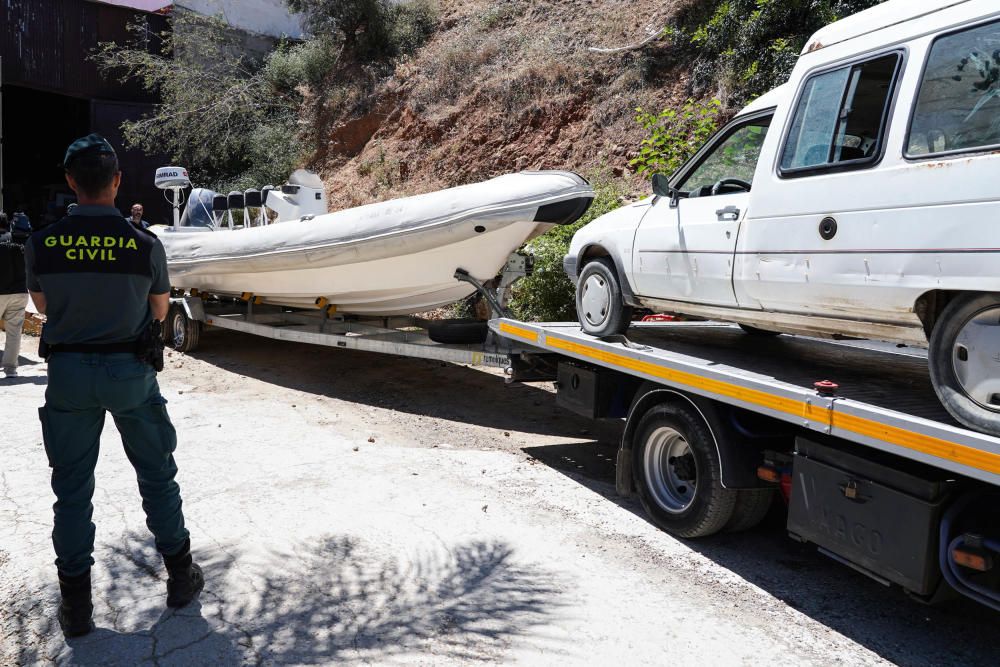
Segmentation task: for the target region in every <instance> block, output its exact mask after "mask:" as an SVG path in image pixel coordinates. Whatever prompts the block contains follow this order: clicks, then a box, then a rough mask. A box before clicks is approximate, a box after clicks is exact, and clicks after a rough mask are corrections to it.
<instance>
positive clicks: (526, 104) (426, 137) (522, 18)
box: [311, 0, 688, 208]
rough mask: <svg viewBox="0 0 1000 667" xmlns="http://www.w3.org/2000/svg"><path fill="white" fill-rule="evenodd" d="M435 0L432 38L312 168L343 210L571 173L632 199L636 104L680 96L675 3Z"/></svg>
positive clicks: (335, 128)
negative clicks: (604, 182)
mask: <svg viewBox="0 0 1000 667" xmlns="http://www.w3.org/2000/svg"><path fill="white" fill-rule="evenodd" d="M621 4H622V3H614V2H606V1H600V0H541V1H537V0H536V1H531V2H528V1H526V0H509V1H504V2H496V1H494V2H490V1H487V0H439V2H438V3H437V8H438V11H439V23H438V27H437V30H436V31H435V32H434V34H433V35H432V36H431V38H430V40H429V41H428V42H427V44H426V45H424V46H423V47H422V48H421V49H419V50H418V51H417V52H416V53H414V54H413V55H412V56H411V57H409V58H408V59H406V60H405V61H404V62H403V63H401V64H400V65H399V66H398V67H397V69H396V71H395V73H394V74H393V75H392V76H390V77H389V78H387V79H385V80H383V81H381V82H379V83H378V84H377V85H376V86H375V88H374V90H373V93H372V95H371V98H370V99H369V100H368V104H367V108H366V109H365V112H364V113H362V114H351V113H349V112H348V113H341V114H340V115H334V117H333V118H331V119H330V120H329V121H328V123H329V124H328V126H327V127H326V128H325V129H324V130H323V133H324V134H323V136H325V137H327V141H326V144H325V145H323V146H321V149H320V150H319V151H318V152H317V153H316V154H315V155H314V156H313V158H312V165H311V166H312V167H313V168H315V169H317V170H319V171H320V172H321V173H322V174H323V176H324V179H325V180H326V182H327V184H328V186H329V189H330V194H331V202H333V205H334V206H336V207H338V208H339V207H349V206H355V205H358V204H362V203H367V202H369V201H373V200H377V199H385V198H389V197H394V196H399V195H408V194H416V193H420V192H427V191H431V190H435V189H438V188H442V187H448V186H453V185H459V184H463V183H468V182H473V181H478V180H482V179H485V178H489V177H491V176H494V175H497V174H501V173H505V172H510V171H517V170H521V169H572V170H575V171H579V172H581V173H584V174H586V175H588V176H591V177H595V178H613V177H619V178H621V179H623V185H624V187H625V188H626V189H633V190H639V189H642V188H643V187H644V186H643V185H642V184H641V179H638V178H637V177H635V176H634V174H632V172H630V171H629V169H628V165H627V162H628V157H629V154H630V153H631V152H632V151H634V150H635V149H636V148H637V147H638V145H639V143H640V142H641V140H642V139H643V137H644V133H643V130H642V129H641V128H640V127H639V126H638V125H637V124H636V122H635V120H634V116H635V109H636V107H640V106H641V107H647V108H651V109H657V110H659V109H661V108H663V107H664V106H666V105H668V104H671V103H673V102H676V101H678V100H683V99H684V98H685V97H686V96H687V92H688V91H687V86H686V78H687V77H686V73H685V68H684V67H683V66H682V64H681V63H679V62H673V59H672V57H671V52H670V46H669V42H668V41H667V40H662V39H658V40H656V41H655V42H654V43H652V44H650V45H648V46H647V47H646V48H643V49H640V50H632V51H626V52H623V53H616V54H603V53H594V52H591V51H589V50H588V47H618V46H623V45H631V44H635V43H637V42H641V41H643V40H645V39H647V38H648V37H649V36H650V34H652V33H653V32H659V31H662V29H663V27H664V26H665V25H666V23H667V21H668V19H669V18H670V17H671V15H672V12H673V11H674V5H673V4H672V3H664V2H654V1H653V0H637V1H634V2H628V3H624V4H627V6H628V11H627V12H622V11H620V10H619V9H618V6H620V5H621Z"/></svg>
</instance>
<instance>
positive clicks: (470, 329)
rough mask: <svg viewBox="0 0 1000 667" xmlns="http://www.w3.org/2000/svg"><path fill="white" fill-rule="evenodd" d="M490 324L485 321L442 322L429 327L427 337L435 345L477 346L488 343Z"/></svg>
mask: <svg viewBox="0 0 1000 667" xmlns="http://www.w3.org/2000/svg"><path fill="white" fill-rule="evenodd" d="M489 332H490V328H489V324H488V323H487V322H485V321H483V320H472V319H467V320H440V321H438V322H434V323H433V324H430V325H428V327H427V336H428V337H429V338H430V339H431V340H432V341H434V342H435V343H450V344H452V345H475V344H480V343H485V342H486V336H487V335H488V334H489Z"/></svg>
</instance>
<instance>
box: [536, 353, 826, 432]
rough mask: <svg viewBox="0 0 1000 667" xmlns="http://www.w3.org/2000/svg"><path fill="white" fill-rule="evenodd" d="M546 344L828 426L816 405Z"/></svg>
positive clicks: (643, 363)
mask: <svg viewBox="0 0 1000 667" xmlns="http://www.w3.org/2000/svg"><path fill="white" fill-rule="evenodd" d="M546 342H547V343H548V345H549V346H550V347H554V348H556V349H559V350H565V351H567V352H571V353H573V354H578V355H580V356H583V357H589V358H590V359H594V360H596V361H600V362H603V363H606V364H609V365H611V366H616V367H618V368H624V369H627V370H631V371H635V372H638V373H643V374H645V375H651V376H653V377H658V378H662V379H664V380H667V381H669V382H672V383H674V384H680V385H684V386H687V387H692V388H694V389H701V390H702V391H707V392H709V393H712V394H719V395H722V396H728V397H730V398H734V399H736V400H739V401H745V402H747V403H753V404H754V405H760V406H762V407H765V408H769V409H771V410H775V411H777V412H784V413H786V414H790V415H794V416H796V417H802V418H803V419H809V420H811V421H815V422H819V423H821V424H823V425H826V426H829V425H830V411H829V410H827V409H825V408H824V407H822V406H819V405H810V404H807V403H804V402H803V401H797V400H795V399H793V398H785V397H783V396H775V395H774V394H769V393H767V392H765V391H759V390H757V389H748V388H746V387H740V386H738V385H735V384H730V383H728V382H722V381H721V380H712V379H709V378H704V377H701V376H700V375H695V374H694V373H687V372H685V371H677V370H673V369H670V368H665V367H663V366H660V365H659V364H652V363H649V362H648V361H639V360H638V359H633V358H631V357H626V356H623V355H620V354H615V353H614V352H606V351H604V350H595V349H594V348H591V347H588V346H586V345H580V344H579V343H574V342H572V341H568V340H562V339H560V338H553V337H552V336H547V337H546Z"/></svg>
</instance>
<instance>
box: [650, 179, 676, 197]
mask: <svg viewBox="0 0 1000 667" xmlns="http://www.w3.org/2000/svg"><path fill="white" fill-rule="evenodd" d="M653 194H654V195H656V196H657V197H668V198H670V197H673V196H674V189H673V188H671V187H670V179H669V178H667V177H666V176H664V175H663V174H654V175H653Z"/></svg>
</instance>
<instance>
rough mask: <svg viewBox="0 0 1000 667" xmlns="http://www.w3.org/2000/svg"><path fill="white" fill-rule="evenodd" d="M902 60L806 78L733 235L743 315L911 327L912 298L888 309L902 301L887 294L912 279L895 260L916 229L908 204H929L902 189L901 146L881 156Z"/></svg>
mask: <svg viewBox="0 0 1000 667" xmlns="http://www.w3.org/2000/svg"><path fill="white" fill-rule="evenodd" d="M903 55H904V54H903V53H902V52H901V51H898V50H894V51H892V52H889V53H882V54H874V55H871V56H867V57H865V58H863V59H858V60H856V61H853V62H847V63H844V64H837V65H833V66H831V67H828V68H825V69H820V70H817V71H816V72H814V73H812V74H810V75H808V76H807V77H806V78H805V79H804V81H803V83H802V84H801V86H800V87H799V93H798V97H797V98H796V100H795V101H794V103H793V104H792V106H791V109H790V112H789V114H788V118H789V120H788V121H787V123H786V124H785V129H784V130H783V132H784V135H785V136H784V137H782V139H783V141H781V142H779V147H778V151H777V156H776V162H777V173H776V174H773V172H772V173H769V174H767V176H768V177H770V179H771V180H769V181H768V183H767V186H766V187H760V188H759V191H758V192H757V196H755V198H754V210H753V211H752V212H751V214H750V216H749V217H748V219H747V220H745V221H744V224H743V226H742V227H741V229H740V243H739V247H738V254H737V256H736V260H737V266H736V276H735V287H736V293H737V296H738V298H739V301H740V304H741V306H742V307H744V308H754V309H757V308H762V309H764V310H768V311H775V312H784V313H794V314H808V315H818V316H828V317H843V318H851V319H869V320H878V321H883V322H888V323H894V322H906V321H908V319H907V318H909V317H912V299H911V300H910V301H909V303H908V304H906V305H905V306H902V307H897V308H890V307H889V304H890V303H891V302H893V301H896V302H898V303H902V302H904V301H905V299H900V298H897V296H894V295H898V294H900V293H901V290H904V289H905V277H906V275H907V274H908V271H907V266H906V259H907V258H906V257H905V256H904V255H900V254H894V253H893V252H892V250H893V249H894V248H901V247H910V245H911V244H912V243H913V240H914V238H915V237H916V236H917V235H919V234H920V230H921V228H920V227H919V226H916V225H915V224H914V222H915V221H914V216H913V212H912V210H907V209H909V207H910V205H908V204H907V203H906V202H907V201H910V202H913V201H918V200H919V199H920V197H921V196H924V195H925V193H926V190H925V191H924V192H920V193H919V194H918V193H915V192H913V191H912V190H911V189H910V188H909V187H908V185H907V183H906V180H905V178H903V177H904V176H905V172H904V171H903V170H902V169H900V162H901V160H900V157H899V156H898V153H899V147H898V145H897V144H896V143H895V142H893V144H892V149H891V151H889V150H887V146H888V145H889V141H888V136H889V130H890V124H889V119H890V115H891V112H892V109H893V100H894V98H895V95H896V91H897V88H898V82H899V77H900V72H901V70H902V67H903V60H904V58H903ZM906 112H907V110H906V109H902V108H901V109H899V110H897V113H898V114H900V115H903V116H905V114H906ZM775 131H777V130H775ZM894 132H895V134H894V136H895V137H899V136H901V135H902V133H903V128H902V127H898V126H897V127H896V128H895V131H894ZM897 141H898V139H897ZM768 168H769V169H768V170H770V169H771V165H768ZM924 171H928V170H924ZM764 172H765V170H763V169H762V170H761V174H758V179H759V181H760V182H761V183H763V178H764V176H763V175H762V174H764ZM772 174H773V175H772ZM874 288H878V289H874Z"/></svg>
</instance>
